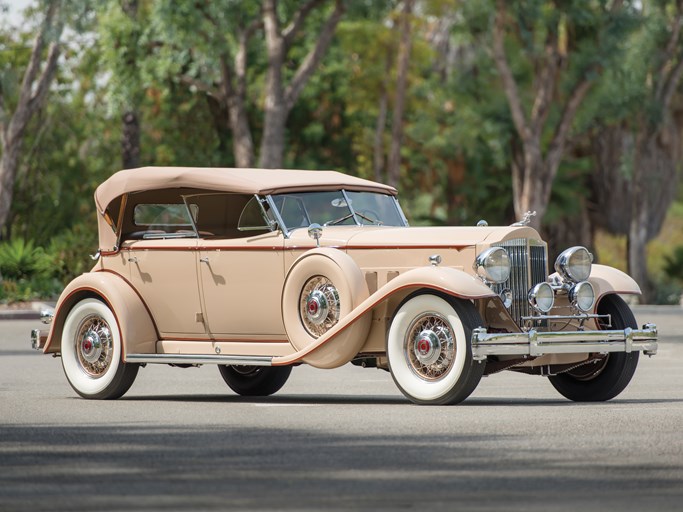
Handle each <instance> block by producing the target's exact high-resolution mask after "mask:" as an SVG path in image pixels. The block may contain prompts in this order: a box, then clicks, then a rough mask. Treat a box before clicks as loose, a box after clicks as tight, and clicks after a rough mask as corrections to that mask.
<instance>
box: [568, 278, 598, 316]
mask: <svg viewBox="0 0 683 512" xmlns="http://www.w3.org/2000/svg"><path fill="white" fill-rule="evenodd" d="M569 300H570V301H571V303H572V304H574V306H576V307H577V308H579V309H580V310H581V311H583V312H586V311H591V310H592V309H593V306H594V305H595V290H594V289H593V285H592V284H590V283H589V282H588V281H582V282H580V283H577V284H575V285H574V286H572V288H571V290H569Z"/></svg>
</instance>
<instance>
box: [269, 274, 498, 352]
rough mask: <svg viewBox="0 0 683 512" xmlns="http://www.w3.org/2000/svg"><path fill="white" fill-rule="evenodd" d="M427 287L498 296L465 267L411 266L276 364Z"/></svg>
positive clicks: (465, 294) (466, 295) (467, 294)
mask: <svg viewBox="0 0 683 512" xmlns="http://www.w3.org/2000/svg"><path fill="white" fill-rule="evenodd" d="M425 288H426V289H431V290H434V291H437V292H441V293H445V294H447V295H452V296H454V297H459V298H463V299H471V300H477V299H483V298H487V297H496V296H497V295H496V293H495V292H494V291H493V290H491V289H490V288H489V287H488V286H486V285H485V284H484V283H483V282H481V281H480V280H478V279H477V278H475V277H474V276H471V275H470V274H467V273H466V272H464V271H462V270H458V269H454V268H449V267H434V266H431V267H419V268H415V269H412V270H408V271H407V272H404V273H403V274H400V275H398V276H397V277H395V278H394V279H392V280H391V281H389V282H388V283H387V284H386V285H384V286H382V287H381V288H380V289H378V290H377V291H376V292H375V293H373V294H372V295H370V296H369V297H368V298H367V299H365V300H364V301H363V302H361V303H360V304H359V305H358V306H357V307H355V308H354V309H353V310H352V311H351V312H350V313H349V314H348V315H346V316H344V317H343V318H342V319H340V320H339V322H338V323H337V324H336V325H335V326H334V327H332V328H331V329H330V330H329V331H327V332H326V333H325V334H323V335H322V336H320V338H318V339H317V340H315V342H313V343H310V344H309V345H307V346H306V347H305V348H303V349H302V350H298V351H297V352H295V353H294V354H291V355H289V356H282V357H275V358H274V359H273V365H285V364H292V363H296V362H298V361H300V360H301V359H302V358H304V357H305V356H306V355H307V354H310V353H311V352H313V351H315V350H316V349H319V348H321V347H322V346H323V345H325V344H326V343H328V342H329V341H331V340H333V339H334V338H335V337H337V336H338V335H339V334H340V333H342V332H344V331H345V330H346V329H347V328H349V327H350V326H351V325H353V324H354V323H355V322H357V321H358V320H360V319H361V318H367V315H372V311H373V310H374V309H375V308H376V307H377V306H379V305H380V304H382V303H384V302H387V301H389V300H392V302H395V303H398V302H400V300H402V299H403V298H404V297H406V296H408V295H409V294H410V293H412V292H414V291H417V290H422V289H425Z"/></svg>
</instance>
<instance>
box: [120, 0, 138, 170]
mask: <svg viewBox="0 0 683 512" xmlns="http://www.w3.org/2000/svg"><path fill="white" fill-rule="evenodd" d="M121 9H122V10H123V12H124V13H125V14H126V16H128V17H129V18H130V19H131V20H132V21H133V22H136V21H137V17H138V1H137V0H122V1H121ZM126 43H127V44H128V45H136V46H137V45H138V41H137V38H136V40H134V41H126ZM128 54H129V58H128V59H127V60H126V66H127V67H128V68H129V69H130V70H131V74H132V75H135V74H136V73H137V72H138V71H137V68H138V63H137V62H136V58H135V55H136V52H135V51H129V52H128ZM129 101H130V103H131V104H130V105H129V110H128V111H126V112H124V113H123V116H121V121H122V127H121V128H122V130H121V132H122V133H121V163H122V164H123V168H124V169H134V168H136V167H140V114H139V112H138V105H137V103H138V101H137V100H136V99H133V98H129Z"/></svg>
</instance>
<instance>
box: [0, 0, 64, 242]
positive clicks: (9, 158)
mask: <svg viewBox="0 0 683 512" xmlns="http://www.w3.org/2000/svg"><path fill="white" fill-rule="evenodd" d="M59 7H60V3H59V2H57V1H53V2H51V3H50V4H49V6H48V10H47V12H46V14H45V19H44V20H43V23H42V25H41V27H40V30H39V32H38V35H37V36H36V38H35V40H34V43H33V49H32V50H31V57H30V59H29V62H28V65H27V66H26V70H25V72H24V77H23V79H22V82H21V87H20V89H19V98H18V100H17V103H16V106H15V108H14V112H13V113H11V114H10V113H9V112H7V111H6V108H7V106H6V103H5V98H4V95H3V94H2V92H3V90H2V88H0V146H1V147H0V150H2V158H0V233H2V232H3V230H4V228H5V225H6V223H7V221H8V219H9V216H10V210H11V207H12V196H13V194H14V180H15V178H16V175H17V169H18V168H19V155H20V152H21V146H22V142H23V139H24V134H25V131H26V126H27V125H28V123H29V121H30V120H31V118H32V117H33V116H34V114H35V113H36V112H37V111H38V110H39V109H40V108H41V107H42V106H43V103H44V102H45V98H46V97H47V92H48V89H49V87H50V84H51V83H52V79H53V78H54V75H55V72H56V68H57V59H58V58H59V37H60V36H61V33H62V24H61V23H59V22H57V23H55V19H56V18H57V17H58V16H59ZM48 34H51V35H53V37H54V38H55V40H54V41H53V42H52V43H51V44H50V45H49V48H48V52H47V59H46V61H45V64H44V65H43V69H42V72H40V65H41V60H42V57H43V50H44V49H45V44H46V38H47V35H48Z"/></svg>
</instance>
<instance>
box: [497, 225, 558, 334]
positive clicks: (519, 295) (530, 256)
mask: <svg viewBox="0 0 683 512" xmlns="http://www.w3.org/2000/svg"><path fill="white" fill-rule="evenodd" d="M491 245H492V247H502V248H504V249H505V250H506V251H507V252H508V255H509V256H510V266H511V268H510V277H509V278H508V280H507V281H505V282H504V283H501V284H492V285H491V289H493V290H494V291H495V292H496V293H500V292H501V291H503V290H505V289H506V288H507V289H509V290H510V291H511V292H512V305H511V306H510V310H509V311H510V316H512V318H513V320H514V321H515V322H517V324H518V325H521V324H522V317H523V316H532V315H533V310H532V308H531V305H530V304H529V301H528V298H527V295H528V293H529V289H530V288H531V287H532V286H533V285H535V284H537V283H541V282H544V281H547V279H548V246H547V245H546V244H545V242H543V241H541V240H531V239H528V238H514V239H512V240H506V241H504V242H500V243H496V244H491Z"/></svg>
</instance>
